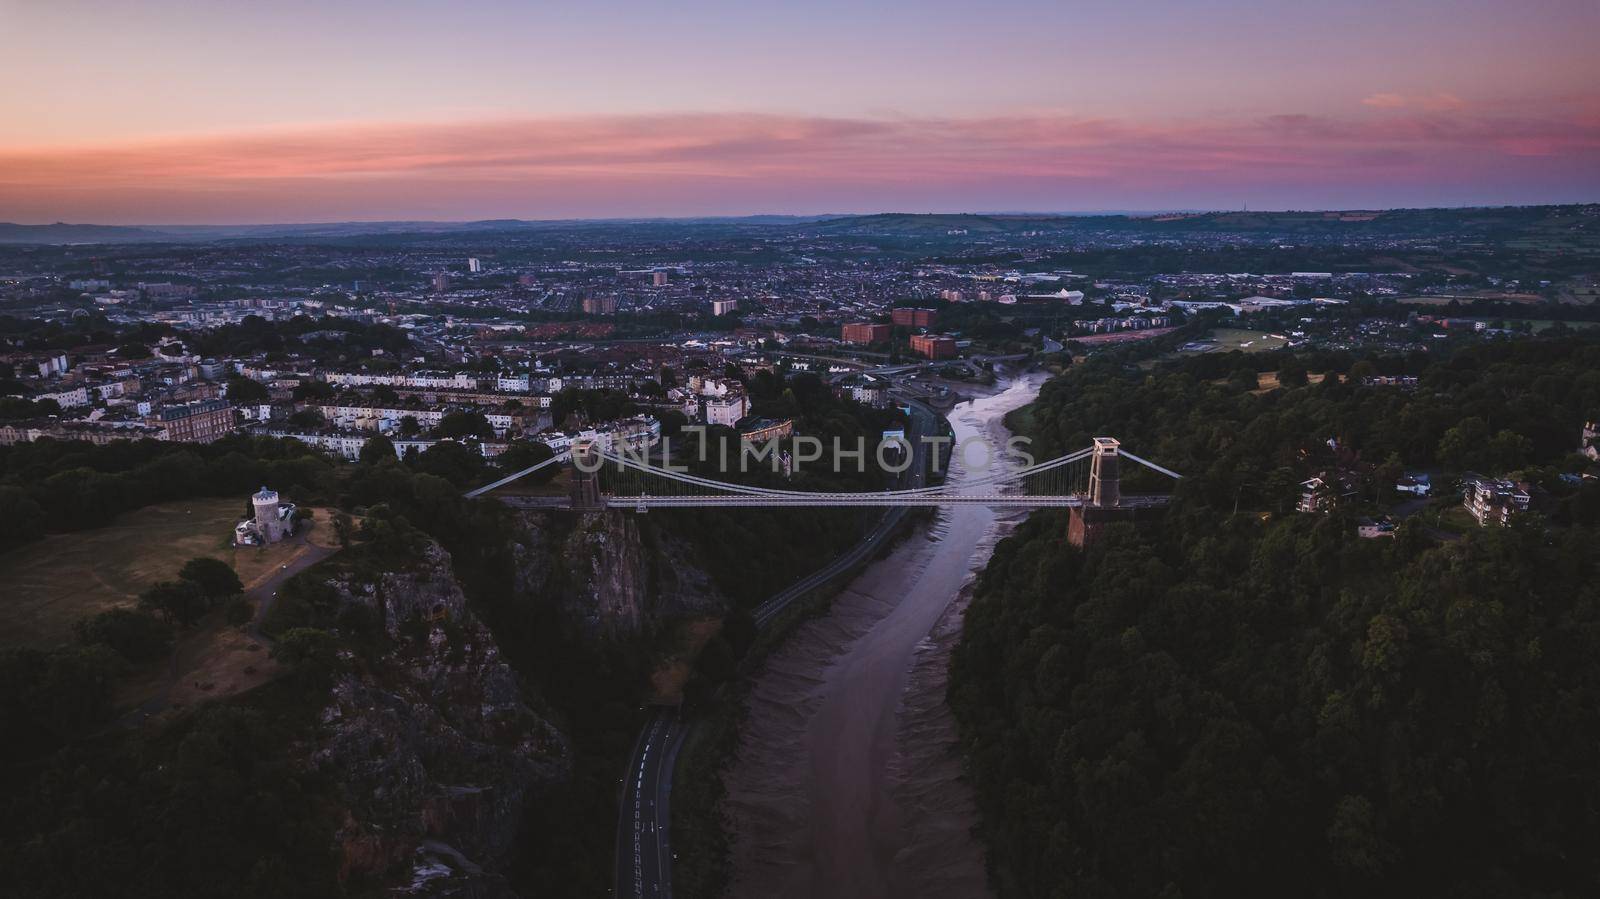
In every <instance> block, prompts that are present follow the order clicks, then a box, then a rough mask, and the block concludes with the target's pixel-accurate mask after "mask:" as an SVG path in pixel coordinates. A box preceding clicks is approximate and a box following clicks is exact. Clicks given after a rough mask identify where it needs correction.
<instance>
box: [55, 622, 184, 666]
mask: <svg viewBox="0 0 1600 899" xmlns="http://www.w3.org/2000/svg"><path fill="white" fill-rule="evenodd" d="M72 630H73V633H75V634H77V637H78V642H79V643H82V644H83V645H85V646H93V645H95V644H97V643H98V644H101V645H104V646H109V647H111V649H113V650H115V651H116V653H117V654H118V655H120V656H122V657H123V658H125V659H127V660H128V661H130V662H133V663H134V664H142V663H144V662H149V661H153V660H155V659H158V658H161V657H162V656H164V655H166V653H167V650H168V649H170V648H171V647H172V628H171V627H170V626H168V625H167V624H165V623H163V622H162V621H161V620H160V619H158V618H156V617H155V616H154V615H151V614H149V613H148V612H142V611H135V610H134V609H108V610H106V611H104V612H101V613H99V614H97V615H95V616H94V617H92V618H80V619H78V622H77V623H76V624H74V625H73V626H72Z"/></svg>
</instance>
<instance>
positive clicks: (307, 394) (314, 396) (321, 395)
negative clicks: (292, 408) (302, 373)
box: [294, 381, 333, 400]
mask: <svg viewBox="0 0 1600 899" xmlns="http://www.w3.org/2000/svg"><path fill="white" fill-rule="evenodd" d="M294 398H295V399H297V400H331V399H333V385H332V384H329V383H328V382H327V381H301V382H300V383H299V384H296V385H295V388H294Z"/></svg>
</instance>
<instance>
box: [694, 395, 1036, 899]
mask: <svg viewBox="0 0 1600 899" xmlns="http://www.w3.org/2000/svg"><path fill="white" fill-rule="evenodd" d="M1042 381H1043V376H1042V375H1028V376H1023V377H1018V378H1016V379H1013V380H1009V381H1004V382H1002V383H1001V384H999V385H998V388H999V389H998V392H996V393H994V394H993V395H991V396H988V397H984V398H981V399H977V400H974V401H970V402H966V403H962V404H960V405H958V406H956V408H955V409H954V410H953V411H952V412H951V413H950V415H949V420H950V424H951V427H952V428H953V429H954V431H955V437H956V440H957V441H958V442H960V441H963V440H968V439H969V438H977V439H980V440H984V441H987V442H988V443H989V444H990V446H991V448H992V449H993V450H994V458H995V460H996V461H995V462H994V463H992V464H993V465H1001V464H1004V463H1003V462H1002V461H1000V458H1001V457H1000V455H999V452H998V451H999V449H1000V448H1003V447H1004V445H1005V439H1006V437H1007V436H1008V435H1007V433H1006V431H1005V427H1004V423H1003V417H1004V415H1005V414H1006V413H1007V412H1010V411H1011V410H1013V409H1016V408H1018V407H1020V406H1023V405H1025V404H1027V403H1028V402H1031V401H1032V400H1033V398H1034V397H1035V396H1036V395H1037V394H1038V389H1039V384H1040V383H1042ZM967 455H968V458H970V460H971V462H972V463H973V464H972V466H971V467H970V468H969V467H968V466H967V465H965V464H964V463H963V460H962V458H961V454H959V453H958V454H957V455H956V458H954V459H953V460H952V464H951V466H950V479H949V482H950V483H951V484H953V485H957V486H959V484H961V483H962V482H964V481H968V480H974V479H976V478H979V477H983V476H985V475H987V474H991V473H993V472H994V471H995V469H994V468H993V467H990V466H988V465H985V464H984V463H985V462H986V460H985V459H984V458H983V457H984V456H985V453H983V452H982V450H981V449H974V450H973V451H971V452H969V453H968V454H967ZM1022 514H1025V513H1016V514H1012V513H997V512H996V511H995V510H992V509H989V508H987V507H983V506H955V507H951V508H946V509H942V510H940V511H939V513H938V516H937V518H936V519H935V520H934V522H933V523H932V524H931V525H930V526H928V527H927V528H925V529H924V530H922V531H921V532H919V533H917V534H914V535H912V536H911V537H910V538H909V539H907V540H906V541H904V542H902V543H901V544H900V546H898V547H897V548H896V549H895V550H894V551H893V552H892V553H891V554H890V555H889V556H888V557H887V558H885V559H883V560H882V561H879V562H876V563H874V564H873V565H872V566H871V567H869V568H867V569H866V570H865V571H863V572H862V573H861V574H860V575H859V576H857V577H856V578H855V580H854V581H853V582H851V583H850V584H849V585H848V586H847V587H846V588H845V590H844V591H843V592H842V593H841V594H840V595H839V597H838V598H837V599H836V600H835V602H834V604H833V606H832V608H831V609H830V611H829V612H828V614H827V615H825V616H822V617H820V618H817V619H814V620H812V621H809V622H807V623H805V624H802V625H801V626H800V627H798V628H797V629H796V631H795V633H794V634H792V635H791V636H790V637H789V639H788V640H787V641H786V642H785V643H784V646H783V647H782V648H781V649H780V650H778V651H777V652H776V653H774V654H773V656H772V657H771V658H770V659H769V660H768V662H767V665H766V667H765V669H764V670H763V671H762V673H761V674H760V676H759V677H758V678H757V680H756V682H755V684H754V685H753V687H752V690H751V693H750V700H749V702H750V706H749V714H748V716H747V718H746V721H745V726H744V730H743V732H742V734H741V735H740V746H739V754H738V759H737V761H735V762H734V763H733V765H732V767H731V768H730V770H729V771H728V774H727V776H726V778H725V783H726V786H727V789H728V796H727V800H726V803H727V804H726V808H727V810H728V813H729V816H730V819H731V825H732V828H733V831H734V837H733V855H734V857H733V883H732V889H731V891H730V893H731V895H734V896H772V897H786V899H802V897H805V899H810V897H828V899H858V897H859V899H867V897H873V899H877V897H919V899H938V897H952V899H954V897H961V899H968V897H978V896H985V895H988V892H989V891H988V888H987V887H986V885H985V884H984V875H983V851H982V847H981V846H980V845H979V844H978V842H977V840H976V839H975V838H974V837H973V835H972V833H971V830H972V826H973V824H974V823H975V822H976V820H977V818H976V810H975V808H974V805H973V800H972V796H971V792H970V790H969V788H968V786H967V784H966V783H965V782H964V781H963V780H961V777H960V775H961V767H960V762H959V759H958V757H957V755H956V745H955V740H956V735H955V724H954V722H953V721H952V720H951V716H950V712H949V709H948V708H947V707H946V706H945V702H944V692H945V683H946V668H947V666H948V662H949V655H950V649H951V648H952V646H953V645H954V643H955V641H956V640H957V639H958V638H959V637H960V628H961V611H962V609H964V608H965V606H966V602H967V598H968V594H969V592H970V587H971V584H972V581H973V578H974V577H975V574H976V572H977V571H978V570H980V569H981V568H982V567H983V565H984V563H985V562H986V561H987V560H988V558H989V554H990V553H991V552H992V551H993V549H994V545H995V543H996V542H997V541H998V540H999V539H1000V538H1001V537H1003V536H1004V535H1005V533H1006V532H1007V531H1008V530H1009V529H1010V527H1011V526H1012V525H1013V524H1014V523H1015V521H1016V520H1018V519H1019V518H1020V516H1021V515H1022Z"/></svg>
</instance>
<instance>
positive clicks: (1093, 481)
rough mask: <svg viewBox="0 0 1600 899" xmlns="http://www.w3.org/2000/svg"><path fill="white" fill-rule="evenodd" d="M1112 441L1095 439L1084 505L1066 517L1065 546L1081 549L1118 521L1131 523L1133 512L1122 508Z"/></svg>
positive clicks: (1116, 450)
mask: <svg viewBox="0 0 1600 899" xmlns="http://www.w3.org/2000/svg"><path fill="white" fill-rule="evenodd" d="M1121 446H1122V444H1121V443H1120V442H1119V441H1118V440H1117V439H1116V438H1115V437H1096V438H1095V439H1094V454H1093V455H1092V456H1090V457H1089V460H1090V461H1089V496H1088V497H1087V499H1088V503H1086V504H1085V505H1082V506H1073V507H1072V509H1071V511H1070V512H1069V513H1068V517H1067V542H1069V543H1071V544H1072V545H1073V546H1077V547H1083V546H1087V545H1089V544H1090V543H1093V542H1094V541H1095V540H1097V539H1099V538H1100V537H1101V536H1102V535H1103V534H1104V533H1105V530H1106V528H1108V527H1110V526H1111V525H1112V524H1114V523H1116V522H1118V521H1133V520H1134V518H1135V514H1136V513H1135V510H1134V509H1131V508H1125V507H1124V506H1123V505H1122V476H1121V473H1120V472H1119V470H1118V462H1119V457H1120V455H1121V453H1120V447H1121Z"/></svg>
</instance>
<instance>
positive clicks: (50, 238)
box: [0, 222, 172, 244]
mask: <svg viewBox="0 0 1600 899" xmlns="http://www.w3.org/2000/svg"><path fill="white" fill-rule="evenodd" d="M171 239H172V237H171V236H170V235H167V234H163V233H161V232H160V231H154V230H151V229H149V228H135V227H130V226H124V225H69V224H66V223H65V222H56V223H55V224H53V225H18V224H15V223H13V222H0V243H51V244H62V243H134V242H144V241H161V240H171Z"/></svg>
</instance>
